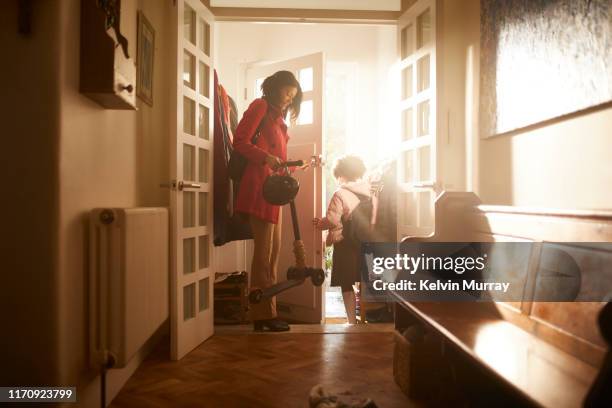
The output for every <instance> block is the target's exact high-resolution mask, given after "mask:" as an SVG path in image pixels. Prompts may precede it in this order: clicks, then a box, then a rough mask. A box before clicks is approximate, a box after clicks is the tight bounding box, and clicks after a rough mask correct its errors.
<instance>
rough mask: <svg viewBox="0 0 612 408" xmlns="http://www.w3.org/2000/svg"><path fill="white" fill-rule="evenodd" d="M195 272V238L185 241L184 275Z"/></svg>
mask: <svg viewBox="0 0 612 408" xmlns="http://www.w3.org/2000/svg"><path fill="white" fill-rule="evenodd" d="M193 272H195V238H187V239H184V240H183V274H185V275H187V274H190V273H193Z"/></svg>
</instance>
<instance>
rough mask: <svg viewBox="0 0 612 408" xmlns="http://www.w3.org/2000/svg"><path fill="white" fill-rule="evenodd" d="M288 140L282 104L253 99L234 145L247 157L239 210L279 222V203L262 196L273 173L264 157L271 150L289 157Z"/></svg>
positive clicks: (280, 155)
mask: <svg viewBox="0 0 612 408" xmlns="http://www.w3.org/2000/svg"><path fill="white" fill-rule="evenodd" d="M260 122H261V126H260ZM258 126H260V134H259V138H258V139H257V142H256V144H255V145H254V144H253V143H251V140H252V139H253V135H254V134H255V132H256V131H257V127H258ZM288 140H289V135H288V134H287V125H286V124H285V120H284V119H283V115H282V112H281V110H280V108H278V107H277V106H274V105H271V104H268V103H267V102H266V100H265V99H263V98H261V99H256V100H254V101H253V102H251V105H249V108H248V109H247V110H246V112H244V115H243V116H242V120H240V123H239V124H238V127H237V128H236V134H235V135H234V149H236V150H237V151H238V152H239V153H240V154H242V155H243V156H244V157H246V158H247V160H248V164H247V167H246V169H245V171H244V175H243V176H242V180H241V181H240V189H239V190H238V197H237V200H236V211H237V212H241V213H246V214H250V215H254V216H256V217H258V218H261V219H262V220H264V221H268V222H271V223H273V224H276V223H278V212H279V211H278V210H279V206H277V205H272V204H269V203H268V202H267V201H266V200H264V198H263V193H262V191H263V183H264V181H265V179H266V177H267V176H268V175H270V174H271V173H272V169H271V168H270V167H269V166H268V165H267V164H266V163H265V159H266V156H267V155H268V154H271V155H274V156H276V157H278V158H279V159H281V160H282V161H286V160H287V142H288Z"/></svg>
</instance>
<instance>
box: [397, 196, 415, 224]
mask: <svg viewBox="0 0 612 408" xmlns="http://www.w3.org/2000/svg"><path fill="white" fill-rule="evenodd" d="M416 198H417V196H416V193H403V194H402V196H401V207H402V208H401V209H400V223H401V225H411V226H414V225H416V222H417V200H416Z"/></svg>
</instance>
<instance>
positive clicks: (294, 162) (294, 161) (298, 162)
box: [281, 160, 304, 167]
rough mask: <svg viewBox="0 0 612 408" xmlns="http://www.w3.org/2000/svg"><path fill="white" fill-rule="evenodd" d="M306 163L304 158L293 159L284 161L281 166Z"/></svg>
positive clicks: (297, 165)
mask: <svg viewBox="0 0 612 408" xmlns="http://www.w3.org/2000/svg"><path fill="white" fill-rule="evenodd" d="M303 165H304V160H291V161H286V162H284V163H283V164H282V165H281V167H301V166H303Z"/></svg>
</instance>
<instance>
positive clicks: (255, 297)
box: [249, 289, 263, 303]
mask: <svg viewBox="0 0 612 408" xmlns="http://www.w3.org/2000/svg"><path fill="white" fill-rule="evenodd" d="M262 299H263V290H261V289H255V290H253V291H251V293H249V302H251V303H260V302H261V300H262Z"/></svg>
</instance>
